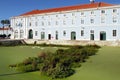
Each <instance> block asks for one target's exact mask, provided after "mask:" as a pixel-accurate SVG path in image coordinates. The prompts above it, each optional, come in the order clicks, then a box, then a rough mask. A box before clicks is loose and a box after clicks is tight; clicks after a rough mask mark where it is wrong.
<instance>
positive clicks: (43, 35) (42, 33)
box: [41, 32, 45, 40]
mask: <svg viewBox="0 0 120 80" xmlns="http://www.w3.org/2000/svg"><path fill="white" fill-rule="evenodd" d="M44 39H45V32H41V40H44Z"/></svg>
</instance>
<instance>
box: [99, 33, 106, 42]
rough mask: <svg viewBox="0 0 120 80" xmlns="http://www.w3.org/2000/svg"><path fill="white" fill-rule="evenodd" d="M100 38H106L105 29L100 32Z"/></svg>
mask: <svg viewBox="0 0 120 80" xmlns="http://www.w3.org/2000/svg"><path fill="white" fill-rule="evenodd" d="M100 40H106V32H105V31H101V32H100Z"/></svg>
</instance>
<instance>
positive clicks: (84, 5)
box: [20, 2, 113, 16]
mask: <svg viewBox="0 0 120 80" xmlns="http://www.w3.org/2000/svg"><path fill="white" fill-rule="evenodd" d="M107 6H113V4H108V3H104V2H96V3H89V4H81V5H76V6H67V7H60V8H51V9H44V10H33V11H30V12H27V13H24V14H21V15H20V16H27V15H33V14H42V13H50V12H60V11H69V10H76V9H89V8H97V7H107Z"/></svg>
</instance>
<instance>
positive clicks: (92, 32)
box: [90, 30, 94, 40]
mask: <svg viewBox="0 0 120 80" xmlns="http://www.w3.org/2000/svg"><path fill="white" fill-rule="evenodd" d="M90 40H94V30H90Z"/></svg>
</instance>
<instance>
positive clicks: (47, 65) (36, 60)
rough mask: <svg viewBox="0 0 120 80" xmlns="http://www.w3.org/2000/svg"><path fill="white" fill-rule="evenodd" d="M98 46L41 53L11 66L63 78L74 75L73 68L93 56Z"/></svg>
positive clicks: (20, 69)
mask: <svg viewBox="0 0 120 80" xmlns="http://www.w3.org/2000/svg"><path fill="white" fill-rule="evenodd" d="M97 51H98V46H96V45H95V46H90V45H87V46H85V47H83V46H74V47H70V48H68V49H58V50H56V52H55V53H49V52H46V53H45V52H41V53H40V54H39V55H38V57H29V58H27V59H25V60H24V61H23V62H22V63H19V64H16V65H11V67H12V66H13V67H14V66H15V67H17V69H18V70H19V71H22V72H30V71H36V70H40V72H41V73H42V74H44V75H47V76H50V77H52V78H65V77H68V76H70V75H72V74H74V73H75V70H74V68H76V67H80V66H81V62H85V61H86V59H88V58H89V56H92V55H95V53H96V52H97Z"/></svg>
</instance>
